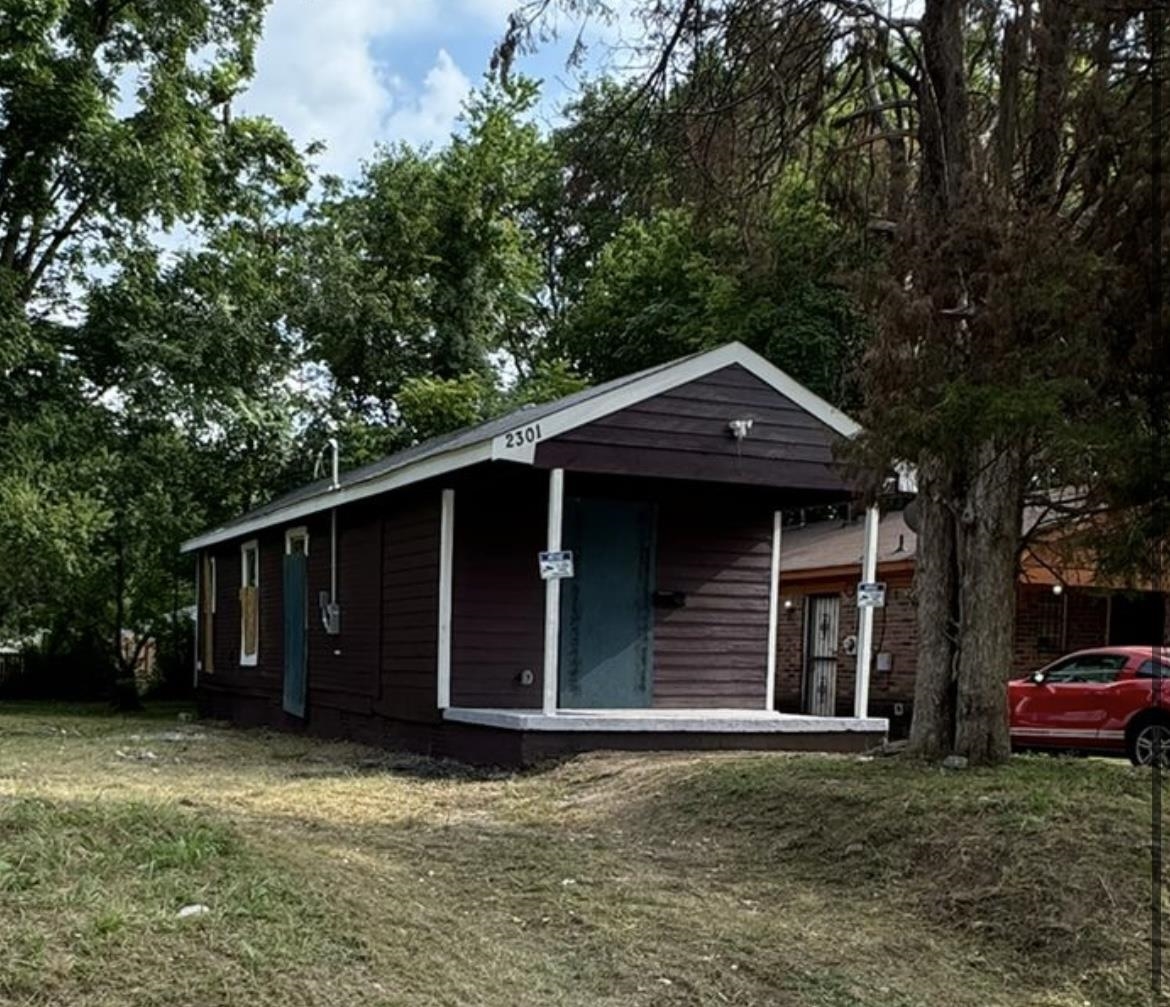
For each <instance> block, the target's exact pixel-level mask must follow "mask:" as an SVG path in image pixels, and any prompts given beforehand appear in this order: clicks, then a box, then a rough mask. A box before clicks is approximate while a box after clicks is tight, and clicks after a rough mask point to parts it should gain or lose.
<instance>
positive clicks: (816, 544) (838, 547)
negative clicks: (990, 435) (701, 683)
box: [780, 506, 1151, 590]
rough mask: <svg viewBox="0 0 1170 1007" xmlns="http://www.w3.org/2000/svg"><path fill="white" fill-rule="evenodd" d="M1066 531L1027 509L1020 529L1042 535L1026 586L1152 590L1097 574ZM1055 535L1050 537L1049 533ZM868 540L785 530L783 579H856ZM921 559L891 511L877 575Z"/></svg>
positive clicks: (1028, 564)
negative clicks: (1065, 542)
mask: <svg viewBox="0 0 1170 1007" xmlns="http://www.w3.org/2000/svg"><path fill="white" fill-rule="evenodd" d="M1067 528H1068V526H1067V525H1064V526H1062V524H1061V521H1060V519H1059V517H1058V516H1057V517H1054V516H1053V515H1051V514H1050V513H1049V511H1048V510H1047V509H1045V508H1042V507H1036V506H1030V507H1026V508H1024V514H1023V521H1022V529H1023V531H1024V532H1025V533H1026V534H1033V533H1035V532H1037V531H1038V530H1043V531H1044V533H1043V534H1042V535H1041V536H1038V537H1036V538H1034V539H1033V541H1032V542H1031V543H1030V544H1029V545H1028V546H1027V547H1026V548H1025V549H1024V551H1023V556H1022V558H1021V560H1020V581H1021V582H1022V583H1025V584H1042V585H1052V584H1062V585H1065V586H1068V587H1097V588H1103V589H1123V588H1136V589H1142V590H1148V589H1150V587H1151V585H1148V584H1137V585H1130V584H1124V583H1122V582H1120V581H1118V580H1117V579H1116V578H1107V577H1103V576H1101V575H1100V574H1098V573H1097V571H1096V570H1095V569H1094V563H1093V560H1092V558H1091V557H1089V556H1087V555H1086V554H1085V552H1084V551H1083V550H1080V549H1077V548H1076V547H1075V546H1074V547H1072V548H1065V547H1063V546H1062V542H1061V534H1062V530H1063V531H1065V532H1066V531H1067ZM1050 532H1051V534H1050ZM864 541H865V522H864V521H863V520H862V518H861V517H857V518H854V519H851V520H848V521H846V520H835V521H818V522H816V523H814V524H808V525H803V526H796V527H786V528H785V529H784V533H783V535H782V537H781V549H780V575H781V579H783V577H784V575H785V574H787V575H788V576H789V577H790V578H792V579H796V580H806V581H807V580H812V579H814V578H826V579H827V578H838V577H848V578H850V579H855V578H858V577H859V575H860V569H861V552H862V548H863V546H864ZM917 554H918V535H917V534H916V533H915V532H914V531H913V530H911V528H910V526H909V525H908V524H907V523H906V517H905V514H904V512H903V511H901V510H896V511H889V512H886V513H883V514H882V515H881V520H880V521H879V523H878V576H879V577H880V576H882V575H883V573H892V572H894V571H896V570H904V571H909V570H911V569H913V565H914V561H915V558H916V556H917Z"/></svg>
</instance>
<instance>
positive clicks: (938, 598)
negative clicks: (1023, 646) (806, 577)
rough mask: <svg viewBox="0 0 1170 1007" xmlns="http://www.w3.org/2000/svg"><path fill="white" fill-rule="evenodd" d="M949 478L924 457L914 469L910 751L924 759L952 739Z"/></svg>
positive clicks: (953, 583)
mask: <svg viewBox="0 0 1170 1007" xmlns="http://www.w3.org/2000/svg"><path fill="white" fill-rule="evenodd" d="M953 495H954V486H953V477H952V474H951V473H950V471H949V470H948V468H947V466H946V465H945V463H944V462H943V461H942V460H941V459H939V458H938V457H936V456H933V455H926V454H924V455H923V457H922V458H921V459H920V460H919V467H918V500H917V504H916V506H917V508H918V521H919V525H918V553H917V566H916V570H915V574H914V593H915V596H916V599H917V610H918V611H917V617H918V654H917V673H916V675H915V678H914V715H913V719H912V720H911V722H910V751H911V753H912V754H914V755H918V756H921V757H922V758H926V759H937V758H941V757H942V756H944V755H947V754H948V753H949V752H950V751H951V750H952V748H953V746H954V738H955V670H956V669H955V659H956V656H957V651H956V644H957V639H958V626H957V624H956V594H955V592H956V588H957V572H956V569H955V562H954V560H955V550H956V540H955V518H954V511H953V499H952V498H953Z"/></svg>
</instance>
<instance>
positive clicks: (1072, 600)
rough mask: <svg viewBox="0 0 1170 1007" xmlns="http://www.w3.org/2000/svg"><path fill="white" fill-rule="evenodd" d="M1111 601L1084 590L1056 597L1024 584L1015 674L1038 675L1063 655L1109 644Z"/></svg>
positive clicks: (1019, 598)
mask: <svg viewBox="0 0 1170 1007" xmlns="http://www.w3.org/2000/svg"><path fill="white" fill-rule="evenodd" d="M1108 619H1109V597H1108V595H1106V594H1104V593H1101V592H1096V591H1092V590H1087V589H1083V588H1069V589H1068V590H1066V591H1065V592H1064V593H1063V594H1059V595H1057V594H1053V593H1052V588H1051V587H1048V586H1046V585H1042V584H1021V585H1020V587H1019V590H1018V592H1017V601H1016V652H1015V659H1014V661H1013V662H1012V670H1013V671H1014V672H1018V673H1019V674H1024V673H1026V672H1029V671H1035V670H1036V669H1037V668H1040V667H1043V666H1044V665H1046V664H1048V663H1049V662H1050V661H1054V660H1056V658H1058V657H1060V655H1061V654H1066V653H1068V652H1069V651H1071V650H1083V649H1085V648H1086V647H1100V646H1102V645H1104V644H1105V643H1107V642H1108V640H1107V632H1108Z"/></svg>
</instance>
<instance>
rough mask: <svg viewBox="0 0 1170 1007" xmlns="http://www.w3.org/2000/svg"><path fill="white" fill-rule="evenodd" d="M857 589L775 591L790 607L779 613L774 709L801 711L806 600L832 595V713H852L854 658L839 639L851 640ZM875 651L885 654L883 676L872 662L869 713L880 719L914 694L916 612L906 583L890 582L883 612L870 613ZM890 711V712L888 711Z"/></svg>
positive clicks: (806, 587)
mask: <svg viewBox="0 0 1170 1007" xmlns="http://www.w3.org/2000/svg"><path fill="white" fill-rule="evenodd" d="M855 592H856V585H855V584H852V583H850V584H848V585H844V584H841V583H840V582H837V583H830V584H824V583H822V584H815V583H810V584H802V585H799V586H793V587H791V588H785V587H784V586H783V585H782V586H781V589H780V597H781V599H782V602H785V601H790V602H792V605H791V606H790V607H788V608H783V609H782V610H781V613H780V622H779V635H778V640H777V662H776V702H777V706H778V707H779V709H781V710H784V711H787V712H790V713H795V712H799V711H800V709H801V701H802V700H801V690H802V685H803V680H804V634H805V619H806V613H807V609H808V598H809V597H810V596H812V595H823V594H835V595H837V597H838V598H839V599H840V605H841V608H840V619H839V623H838V626H839V629H838V644H837V712H838V713H840V714H842V715H848V714H852V712H853V683H854V679H855V676H856V671H857V659H856V657H851V656H849V655H848V654H846V653H845V649H844V640H845V638H846V637H849V636H856V635H857V631H858V612H857V599H856V594H855ZM873 631H874V647H875V649H876V650H877V651H878V652H879V653H885V654H889V655H890V668H889V670H888V671H878V670H877V661H876V660H875V661H874V666H873V670H872V671H871V672H870V687H869V695H870V709H871V710H872V711H873V712H874V713H876V714H880V715H884V711H885V710H886V708H887V707H892V705H893V704H894V703H896V702H897V703H905V702H907V701H909V700H910V699H911V698H912V697H913V695H914V648H915V636H916V633H915V607H914V601H913V596H912V594H911V585H910V580H909V579H908V578H904V579H901V580H891V581H889V582H888V588H887V592H886V607H885V608H883V609H879V610H878V611H877V612H875V613H874V624H873ZM891 712H892V711H891Z"/></svg>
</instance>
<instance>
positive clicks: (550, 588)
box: [541, 469, 565, 716]
mask: <svg viewBox="0 0 1170 1007" xmlns="http://www.w3.org/2000/svg"><path fill="white" fill-rule="evenodd" d="M564 510H565V470H564V469H552V470H551V471H550V472H549V474H548V545H547V549H548V551H549V552H559V551H560V548H561V519H562V516H563V515H564ZM560 638H561V582H560V581H559V580H558V579H557V578H556V577H550V578H549V579H548V580H546V581H545V582H544V695H543V702H542V704H541V705H542V707H543V712H544V713H546V714H548V715H550V716H551V715H553V714H555V713H556V712H557V695H558V692H557V666H558V662H559V654H558V648H559V646H560Z"/></svg>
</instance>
